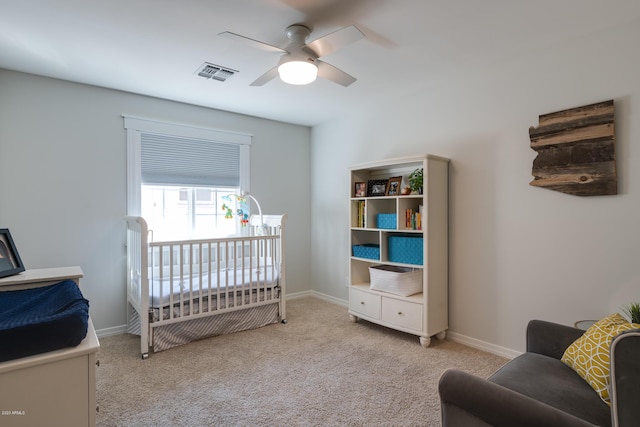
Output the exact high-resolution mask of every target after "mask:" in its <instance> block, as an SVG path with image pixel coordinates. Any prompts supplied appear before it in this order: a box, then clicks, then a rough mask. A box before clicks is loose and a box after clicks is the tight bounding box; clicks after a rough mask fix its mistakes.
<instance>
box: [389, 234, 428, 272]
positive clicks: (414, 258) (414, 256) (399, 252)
mask: <svg viewBox="0 0 640 427" xmlns="http://www.w3.org/2000/svg"><path fill="white" fill-rule="evenodd" d="M388 242H389V261H391V262H400V263H403V264H416V265H422V259H423V258H424V250H423V248H424V240H423V238H422V237H418V236H389V240H388Z"/></svg>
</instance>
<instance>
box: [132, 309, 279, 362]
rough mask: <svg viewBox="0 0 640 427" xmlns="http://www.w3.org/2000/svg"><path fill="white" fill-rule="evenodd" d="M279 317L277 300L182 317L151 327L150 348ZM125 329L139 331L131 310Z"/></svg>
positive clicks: (275, 320) (237, 329) (255, 325)
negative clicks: (213, 314)
mask: <svg viewBox="0 0 640 427" xmlns="http://www.w3.org/2000/svg"><path fill="white" fill-rule="evenodd" d="M278 321H279V306H278V303H274V304H267V305H260V306H257V307H252V308H247V309H243V310H237V311H229V312H226V313H220V314H216V315H215V316H209V317H201V318H197V319H191V320H184V321H181V322H177V323H170V324H167V325H162V326H156V327H154V328H153V351H154V352H158V351H163V350H167V349H170V348H172V347H176V346H178V345H182V344H187V343H189V342H192V341H195V340H199V339H203V338H209V337H213V336H216V335H223V334H229V333H233V332H240V331H245V330H249V329H256V328H260V327H263V326H266V325H269V324H272V323H278ZM127 332H129V333H131V334H136V335H140V318H139V317H138V313H137V312H136V311H135V310H132V313H130V318H129V324H128V327H127Z"/></svg>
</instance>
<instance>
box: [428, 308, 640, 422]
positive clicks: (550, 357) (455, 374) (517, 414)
mask: <svg viewBox="0 0 640 427" xmlns="http://www.w3.org/2000/svg"><path fill="white" fill-rule="evenodd" d="M583 333H584V331H583V330H581V329H576V328H573V327H570V326H564V325H559V324H556V323H551V322H545V321H541V320H532V321H531V322H529V325H528V326H527V342H526V348H527V351H526V353H524V354H522V355H520V356H518V357H516V358H514V359H513V360H511V361H510V362H509V363H507V364H506V365H504V366H503V367H502V368H500V369H499V370H498V371H497V372H496V373H494V374H493V375H492V376H491V377H489V378H488V379H486V380H485V379H483V378H479V377H476V376H474V375H471V374H468V373H465V372H462V371H459V370H454V369H450V370H447V371H445V373H444V374H443V375H442V377H441V378H440V382H439V386H438V387H439V393H440V403H441V411H442V426H443V427H451V426H455V427H475V426H483V427H486V426H504V427H514V426H518V427H534V426H535V427H550V426H576V427H578V426H582V427H584V426H612V425H613V426H620V427H630V426H640V330H639V329H636V330H631V331H627V332H623V333H622V334H620V335H618V336H617V337H615V338H614V339H613V341H612V343H611V352H610V357H611V408H610V407H609V406H608V405H607V404H606V403H604V402H603V401H602V399H600V397H599V396H598V394H597V393H596V392H595V391H594V390H593V388H591V386H590V385H589V384H588V383H587V382H586V381H585V380H583V379H582V378H581V377H580V376H579V375H578V374H577V373H576V372H575V371H574V370H573V369H571V368H570V367H568V366H566V365H565V364H564V363H562V362H561V361H560V358H561V357H562V354H563V353H564V351H565V349H566V348H567V347H568V346H569V345H571V343H572V342H573V341H575V340H576V339H577V338H579V337H580V336H581V335H582V334H583Z"/></svg>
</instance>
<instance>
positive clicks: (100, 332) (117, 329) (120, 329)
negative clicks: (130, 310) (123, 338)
mask: <svg viewBox="0 0 640 427" xmlns="http://www.w3.org/2000/svg"><path fill="white" fill-rule="evenodd" d="M126 332H127V325H120V326H114V327H112V328H103V329H96V335H97V336H98V338H102V337H110V336H112V335H121V334H125V333H126Z"/></svg>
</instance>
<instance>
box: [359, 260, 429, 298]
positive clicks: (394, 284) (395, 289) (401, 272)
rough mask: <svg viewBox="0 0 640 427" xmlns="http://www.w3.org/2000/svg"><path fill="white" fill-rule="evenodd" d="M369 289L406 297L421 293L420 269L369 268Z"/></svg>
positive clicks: (381, 266) (388, 266) (393, 266)
mask: <svg viewBox="0 0 640 427" xmlns="http://www.w3.org/2000/svg"><path fill="white" fill-rule="evenodd" d="M369 276H370V278H371V289H373V290H376V291H382V292H388V293H390V294H394V295H400V296H403V297H408V296H410V295H413V294H418V293H420V292H422V269H421V268H411V267H398V266H395V265H375V266H373V267H369Z"/></svg>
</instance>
